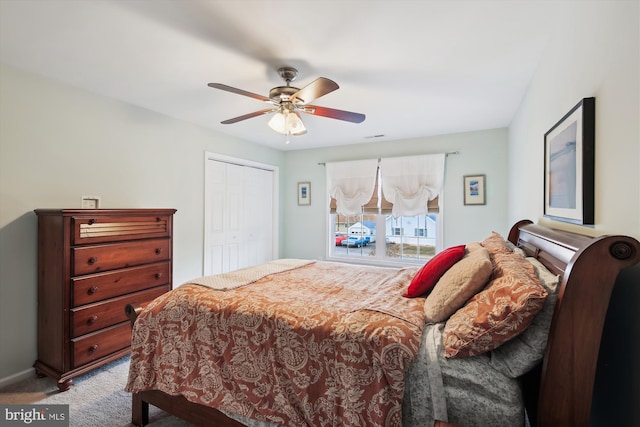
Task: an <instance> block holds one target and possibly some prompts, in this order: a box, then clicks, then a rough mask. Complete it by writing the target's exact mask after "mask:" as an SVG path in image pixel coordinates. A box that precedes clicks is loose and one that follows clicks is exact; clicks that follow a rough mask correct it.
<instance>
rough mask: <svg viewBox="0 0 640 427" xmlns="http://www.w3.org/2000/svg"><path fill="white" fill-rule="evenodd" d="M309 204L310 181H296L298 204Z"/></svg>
mask: <svg viewBox="0 0 640 427" xmlns="http://www.w3.org/2000/svg"><path fill="white" fill-rule="evenodd" d="M310 204H311V183H310V182H299V183H298V206H308V205H310Z"/></svg>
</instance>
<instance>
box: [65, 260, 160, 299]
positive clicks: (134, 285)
mask: <svg viewBox="0 0 640 427" xmlns="http://www.w3.org/2000/svg"><path fill="white" fill-rule="evenodd" d="M170 268H171V267H170V263H169V261H165V262H159V263H155V264H151V265H143V266H141V267H131V268H123V269H121V270H115V271H110V272H108V273H99V274H92V275H90V276H82V277H80V278H75V279H72V280H71V283H72V285H73V306H74V307H77V306H80V305H84V304H89V303H92V302H96V301H101V300H105V299H107V298H112V297H116V296H118V295H123V294H127V293H131V292H136V291H140V290H143V289H147V288H151V287H154V286H159V285H164V284H166V283H170V281H171V275H170V274H171V271H170Z"/></svg>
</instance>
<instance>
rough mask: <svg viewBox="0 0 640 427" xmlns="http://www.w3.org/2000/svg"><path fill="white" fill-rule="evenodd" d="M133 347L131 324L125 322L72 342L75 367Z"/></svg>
mask: <svg viewBox="0 0 640 427" xmlns="http://www.w3.org/2000/svg"><path fill="white" fill-rule="evenodd" d="M130 345H131V323H129V322H125V323H121V324H119V325H115V326H112V327H110V328H108V329H104V330H101V331H100V332H96V333H93V334H90V335H86V336H84V337H81V338H76V339H73V340H71V346H72V354H73V367H74V368H77V367H79V366H82V365H84V364H86V363H89V362H91V361H93V360H96V359H99V358H101V357H103V356H107V355H109V354H111V353H113V352H116V351H118V350H122V349H123V348H126V347H129V346H130Z"/></svg>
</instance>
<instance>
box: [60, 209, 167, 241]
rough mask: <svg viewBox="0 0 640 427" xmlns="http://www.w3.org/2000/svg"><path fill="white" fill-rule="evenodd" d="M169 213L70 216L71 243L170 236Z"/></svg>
mask: <svg viewBox="0 0 640 427" xmlns="http://www.w3.org/2000/svg"><path fill="white" fill-rule="evenodd" d="M171 218H172V217H171V216H170V215H152V214H148V215H128V216H113V215H99V214H95V215H94V214H89V215H82V216H78V215H76V216H73V217H72V218H71V227H72V230H73V244H74V245H84V244H89V243H102V242H114V241H119V240H139V239H149V238H154V237H169V236H170V234H171Z"/></svg>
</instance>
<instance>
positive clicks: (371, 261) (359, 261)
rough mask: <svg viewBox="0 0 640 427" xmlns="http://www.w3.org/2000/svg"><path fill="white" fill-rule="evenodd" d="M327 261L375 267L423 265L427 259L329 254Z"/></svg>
mask: <svg viewBox="0 0 640 427" xmlns="http://www.w3.org/2000/svg"><path fill="white" fill-rule="evenodd" d="M325 261H330V262H342V263H345V264H356V265H371V266H375V267H389V268H398V269H399V268H406V267H422V266H423V265H424V264H425V263H426V262H427V261H429V260H424V261H409V260H403V261H391V260H382V259H376V258H364V257H362V258H356V257H353V258H352V257H336V256H327V257H326V258H325Z"/></svg>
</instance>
